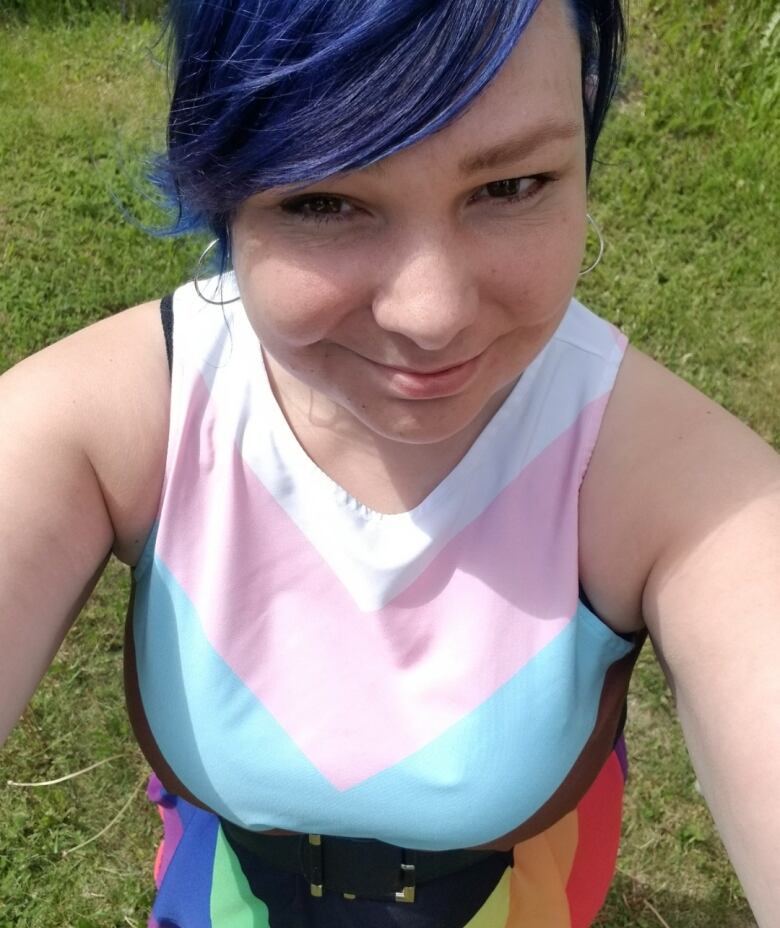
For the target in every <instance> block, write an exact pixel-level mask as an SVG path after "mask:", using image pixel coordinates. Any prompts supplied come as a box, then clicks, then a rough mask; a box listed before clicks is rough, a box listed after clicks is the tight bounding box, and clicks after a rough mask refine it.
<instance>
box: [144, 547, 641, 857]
mask: <svg viewBox="0 0 780 928" xmlns="http://www.w3.org/2000/svg"><path fill="white" fill-rule="evenodd" d="M134 629H135V631H134V633H135V644H136V659H137V663H138V676H139V684H140V689H141V696H142V699H143V703H144V707H145V710H146V714H147V718H148V720H149V724H150V727H151V730H152V733H153V735H154V737H155V739H156V741H157V743H158V745H159V747H160V750H161V751H162V753H163V755H164V756H165V758H166V760H167V761H168V763H169V764H170V766H171V767H172V768H173V770H174V771H175V772H176V773H177V775H178V776H179V778H180V779H181V780H182V782H183V783H184V784H185V785H186V786H187V788H188V789H190V790H191V791H192V793H193V794H194V795H196V796H198V798H199V799H201V801H203V802H204V803H205V804H207V805H208V806H210V807H211V808H212V809H214V810H215V811H216V812H217V813H218V814H220V815H222V816H224V817H226V818H229V819H231V820H232V821H235V822H238V823H240V824H242V825H244V826H245V827H251V828H258V829H263V828H286V829H290V830H292V831H299V832H315V833H321V834H341V835H347V836H355V837H369V836H370V837H375V838H378V839H380V840H383V841H388V842H391V843H394V844H401V845H403V846H406V847H424V848H429V849H434V850H435V849H446V848H451V847H468V846H472V845H476V844H481V843H484V842H487V841H490V840H492V839H494V838H496V837H497V836H499V835H503V834H505V833H506V832H508V831H510V830H511V829H512V828H513V827H515V826H516V825H518V824H520V823H521V822H523V821H525V820H526V819H527V818H529V817H530V816H531V815H533V814H534V812H536V811H537V809H538V808H539V807H540V806H542V805H543V804H544V803H545V802H546V801H547V799H549V797H550V796H551V795H552V793H554V792H555V790H556V789H557V788H558V786H559V785H560V784H561V782H562V781H563V779H564V778H565V777H566V774H567V773H568V772H569V770H570V769H571V767H572V766H573V764H574V762H575V761H576V759H577V757H578V756H579V754H580V752H581V750H582V748H583V746H584V745H585V742H586V741H587V739H588V737H589V735H590V733H591V731H592V728H593V724H594V722H595V718H596V713H597V710H598V704H599V699H600V696H601V691H602V687H603V683H604V674H605V673H606V670H607V669H608V667H609V666H610V664H611V663H613V662H614V661H615V660H617V659H619V658H621V657H623V656H624V655H626V654H627V653H629V651H631V648H632V646H631V644H630V643H628V642H626V641H624V640H623V639H622V638H620V637H619V636H617V635H615V634H614V633H613V632H612V631H611V630H610V629H608V628H607V627H606V626H605V625H603V623H601V622H600V621H599V620H598V619H597V618H596V617H595V616H593V615H592V613H590V612H589V611H588V610H587V609H585V607H584V606H582V605H580V606H579V608H578V611H577V615H576V616H575V619H574V620H573V621H572V622H571V623H569V625H568V626H567V627H566V629H565V630H564V631H563V632H561V633H560V634H559V635H558V636H557V637H556V638H555V639H554V640H553V641H552V642H551V643H550V644H548V645H547V646H546V647H545V648H544V649H543V650H542V651H541V652H540V653H539V654H537V655H536V656H535V657H534V658H533V659H532V660H531V661H529V663H528V664H526V665H525V667H523V668H522V669H521V670H520V671H518V673H517V674H515V676H514V677H512V679H510V680H509V681H508V682H507V683H506V684H505V685H504V686H502V687H501V688H500V689H499V690H498V691H497V692H496V693H494V694H493V695H492V696H491V697H490V698H489V699H487V700H486V701H485V702H484V703H482V704H481V705H480V706H479V707H478V708H477V709H475V710H474V711H473V712H471V713H470V714H469V715H468V716H466V717H465V718H463V719H461V720H460V721H458V722H457V723H455V724H454V725H452V726H451V727H450V728H449V729H448V730H447V731H446V732H444V733H443V734H442V735H440V736H439V737H438V738H436V739H435V740H434V741H432V742H431V743H430V744H429V745H427V746H425V747H424V748H422V749H420V750H419V751H417V752H416V753H414V754H413V755H411V756H410V757H408V758H406V759H405V760H403V761H401V762H400V763H398V764H395V765H394V766H392V767H391V768H389V769H387V770H384V771H382V772H381V773H378V774H376V775H375V776H373V777H371V778H369V779H368V780H366V781H364V782H363V783H360V784H359V785H357V786H355V787H353V788H352V789H349V790H346V791H343V792H342V791H339V790H336V789H335V788H334V787H333V786H332V785H331V784H330V783H329V782H328V781H327V780H326V779H325V778H324V777H323V776H322V775H321V774H320V773H319V772H318V771H317V769H316V768H315V767H314V766H313V765H312V764H311V763H310V762H309V761H308V760H307V758H306V757H305V756H304V755H303V754H302V753H301V752H300V751H299V749H298V748H297V746H296V745H295V743H294V742H293V741H292V740H291V738H290V737H289V736H288V735H287V733H286V732H285V731H284V730H283V729H282V728H281V727H280V726H279V724H278V723H277V722H276V720H275V719H274V718H273V716H272V715H271V714H270V713H269V712H268V711H267V710H266V709H265V708H264V706H263V705H262V704H261V703H260V702H259V701H258V699H257V697H256V696H255V695H254V694H253V693H252V692H251V691H250V690H249V689H248V688H247V687H246V686H245V684H244V683H243V682H242V681H241V680H240V679H239V678H238V677H237V676H236V675H235V674H234V673H233V672H232V671H231V669H230V668H229V667H228V666H227V665H226V664H225V662H224V661H223V660H222V658H221V657H220V656H219V655H218V654H217V653H216V652H215V651H214V650H213V648H212V647H211V645H210V643H209V642H208V640H207V639H206V638H205V636H204V634H203V631H202V629H201V625H200V622H199V621H198V616H197V613H196V611H195V609H194V606H193V604H192V603H191V602H190V600H189V599H188V597H187V596H186V594H185V593H184V591H183V590H182V589H181V587H180V586H179V585H178V583H177V582H176V580H175V578H174V577H173V576H172V575H171V574H170V572H169V571H168V570H167V568H166V567H165V566H164V565H163V564H162V563H160V562H159V560H157V559H155V561H154V563H153V565H152V566H151V569H150V570H149V572H148V573H145V574H144V576H142V577H140V578H138V588H137V591H136V612H135V622H134ZM291 672H294V668H291ZM301 685H305V681H301ZM377 724H378V726H380V727H379V729H378V730H377V731H376V732H375V733H374V734H375V735H376V737H378V738H392V737H393V730H392V721H391V720H380V721H379V722H378V723H377ZM383 725H384V726H386V727H385V728H382V727H381V726H383Z"/></svg>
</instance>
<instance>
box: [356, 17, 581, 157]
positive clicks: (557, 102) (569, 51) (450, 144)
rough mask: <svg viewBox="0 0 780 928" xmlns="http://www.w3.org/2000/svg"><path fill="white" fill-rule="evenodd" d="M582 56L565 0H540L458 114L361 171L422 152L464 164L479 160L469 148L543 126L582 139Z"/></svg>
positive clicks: (530, 132)
mask: <svg viewBox="0 0 780 928" xmlns="http://www.w3.org/2000/svg"><path fill="white" fill-rule="evenodd" d="M580 56H581V52H580V44H579V37H578V35H577V32H576V29H575V27H574V24H573V21H572V17H571V15H570V12H569V9H568V3H567V2H566V0H542V3H541V4H540V6H539V8H538V10H537V11H536V13H535V14H534V16H533V18H532V20H531V22H530V23H529V24H528V26H527V28H526V30H525V32H524V33H523V35H522V36H521V38H520V41H519V42H518V44H517V46H516V48H515V49H514V51H513V52H512V54H511V55H510V56H509V58H508V59H507V61H506V63H505V65H504V66H503V68H502V69H501V71H499V73H498V75H497V76H496V77H495V79H494V80H493V81H492V82H491V83H490V84H489V85H488V86H487V87H486V88H485V90H483V91H482V93H481V94H480V95H479V96H478V97H477V98H476V99H475V100H474V102H473V103H471V105H470V106H468V107H467V108H466V110H464V112H463V113H462V114H461V115H460V116H459V117H458V118H457V119H455V120H454V121H453V122H452V123H450V124H449V125H448V126H445V127H444V128H443V129H442V130H440V131H439V132H438V133H436V134H435V135H433V136H430V137H429V138H427V139H424V140H423V141H422V142H419V143H417V144H416V145H414V146H412V147H411V148H408V149H405V150H404V151H401V152H399V153H398V154H395V155H391V156H390V157H389V158H386V159H383V160H382V161H379V162H377V163H376V164H374V165H372V166H370V167H368V168H364V169H363V171H361V172H360V173H363V172H367V173H374V172H376V173H382V172H383V171H384V170H385V169H386V168H387V167H389V166H395V165H398V166H401V164H402V163H403V162H405V161H407V160H410V159H417V158H419V157H420V156H421V155H430V156H432V157H435V158H436V160H437V161H439V162H443V161H446V162H447V163H448V164H449V163H453V165H454V164H457V166H458V168H462V167H463V166H464V165H468V164H469V163H470V162H474V161H477V162H478V161H479V158H478V157H477V158H476V159H474V158H472V157H471V153H473V152H480V151H482V150H484V149H486V148H489V147H490V146H492V145H500V144H501V142H502V141H504V140H506V139H508V138H511V139H512V140H514V141H515V142H516V141H518V140H522V139H523V136H524V135H526V134H527V135H528V137H529V140H530V141H533V140H534V139H535V138H538V137H539V136H540V135H541V136H544V133H545V130H549V134H550V135H551V136H553V137H555V136H556V135H560V136H561V137H564V138H565V137H566V134H567V133H566V131H565V130H566V129H567V128H569V129H571V128H574V129H575V134H577V133H576V130H577V129H579V134H580V135H582V137H583V139H584V128H583V113H582V86H581V57H580ZM556 130H564V131H560V132H556ZM569 134H571V132H570V133H569Z"/></svg>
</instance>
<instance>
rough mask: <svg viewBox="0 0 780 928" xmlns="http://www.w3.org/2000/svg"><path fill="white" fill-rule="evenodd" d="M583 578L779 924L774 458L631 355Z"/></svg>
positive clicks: (738, 863) (594, 490)
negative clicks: (664, 694) (633, 655)
mask: <svg viewBox="0 0 780 928" xmlns="http://www.w3.org/2000/svg"><path fill="white" fill-rule="evenodd" d="M581 518H582V526H581V534H582V536H583V539H584V543H583V546H582V552H581V559H582V560H581V572H582V576H583V582H584V585H585V587H586V589H587V590H588V593H589V595H590V597H591V599H592V600H593V601H594V603H596V605H597V608H598V609H599V611H600V614H601V615H603V616H605V617H606V618H608V619H609V620H610V621H611V622H612V623H613V625H615V626H616V627H618V628H621V629H622V630H629V629H630V628H635V627H638V625H639V624H640V623H641V622H642V621H644V622H645V623H646V625H647V626H648V628H649V631H650V635H651V637H652V639H653V643H654V645H655V649H656V652H657V654H658V656H659V658H660V661H661V663H662V665H663V667H664V670H665V672H666V676H667V679H668V681H669V684H670V686H671V688H672V690H673V692H674V694H675V696H676V700H677V706H678V710H679V715H680V720H681V723H682V727H683V733H684V735H685V739H686V743H687V746H688V749H689V752H690V754H691V757H692V760H693V765H694V767H695V769H696V773H697V776H698V778H699V781H700V783H701V784H702V787H703V792H704V795H705V798H706V800H707V802H708V805H709V807H710V810H711V811H712V814H713V816H714V818H715V823H716V825H717V827H718V830H719V832H720V834H721V837H722V839H723V842H724V844H725V846H726V850H727V851H728V854H729V857H730V858H731V861H732V864H733V865H734V868H735V870H736V871H737V875H738V876H739V878H740V880H741V882H742V884H743V887H744V889H745V893H746V895H747V897H748V901H749V902H750V904H751V906H752V908H753V910H754V912H755V915H756V918H757V920H758V922H759V925H760V926H761V928H778V926H780V800H779V799H778V785H779V784H780V458H778V456H777V455H776V454H775V452H774V451H773V450H772V449H771V448H770V447H769V446H768V445H766V444H765V443H764V442H763V441H761V439H760V438H758V436H756V435H755V434H754V433H753V432H751V431H750V430H749V429H748V428H746V427H745V426H744V425H742V424H741V423H740V422H738V421H737V420H736V419H735V418H734V417H733V416H731V415H729V414H728V413H727V412H725V410H723V409H721V408H720V407H719V406H717V405H716V404H715V403H713V402H711V401H710V400H708V399H707V398H706V397H704V396H702V395H701V394H700V393H698V392H697V391H696V390H694V389H693V388H691V387H690V386H688V385H687V384H686V383H684V382H683V381H681V380H679V379H678V378H677V377H675V376H674V375H672V374H671V373H670V372H669V371H667V370H665V369H664V368H662V367H660V366H659V365H657V364H655V363H654V362H653V361H651V360H650V359H649V358H646V357H645V356H643V355H641V354H640V353H639V352H637V351H634V350H632V349H629V352H628V354H627V356H626V359H625V361H624V363H623V367H622V369H621V372H620V374H619V377H618V381H617V384H616V387H615V391H614V394H613V398H612V400H611V401H610V404H609V406H608V408H607V413H606V415H605V419H604V424H603V427H602V430H601V433H600V436H599V442H598V444H597V446H596V450H595V452H594V455H593V459H592V462H591V467H590V470H589V474H588V478H587V480H586V482H585V484H584V485H583V492H582V495H581Z"/></svg>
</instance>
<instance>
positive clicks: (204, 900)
mask: <svg viewBox="0 0 780 928" xmlns="http://www.w3.org/2000/svg"><path fill="white" fill-rule="evenodd" d="M178 802H179V804H180V806H181V812H182V827H183V829H184V831H183V834H182V837H181V840H180V842H179V844H178V846H177V848H176V851H175V853H174V855H173V858H172V859H171V862H170V863H169V864H168V869H167V870H166V871H165V876H164V877H163V881H162V885H161V886H160V889H159V891H158V893H157V898H156V899H155V900H154V907H153V908H152V916H153V918H155V919H156V920H157V923H158V924H159V925H160V926H161V928H166V926H168V925H176V926H181V928H185V926H186V928H212V924H211V884H212V876H213V872H214V852H215V849H216V843H217V833H218V830H219V822H218V820H217V819H216V818H215V816H213V815H210V814H209V813H208V812H204V811H203V810H202V809H197V808H195V807H194V806H191V805H190V804H189V803H185V802H184V801H183V800H178ZM188 813H189V814H188ZM217 928H218V926H217Z"/></svg>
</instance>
